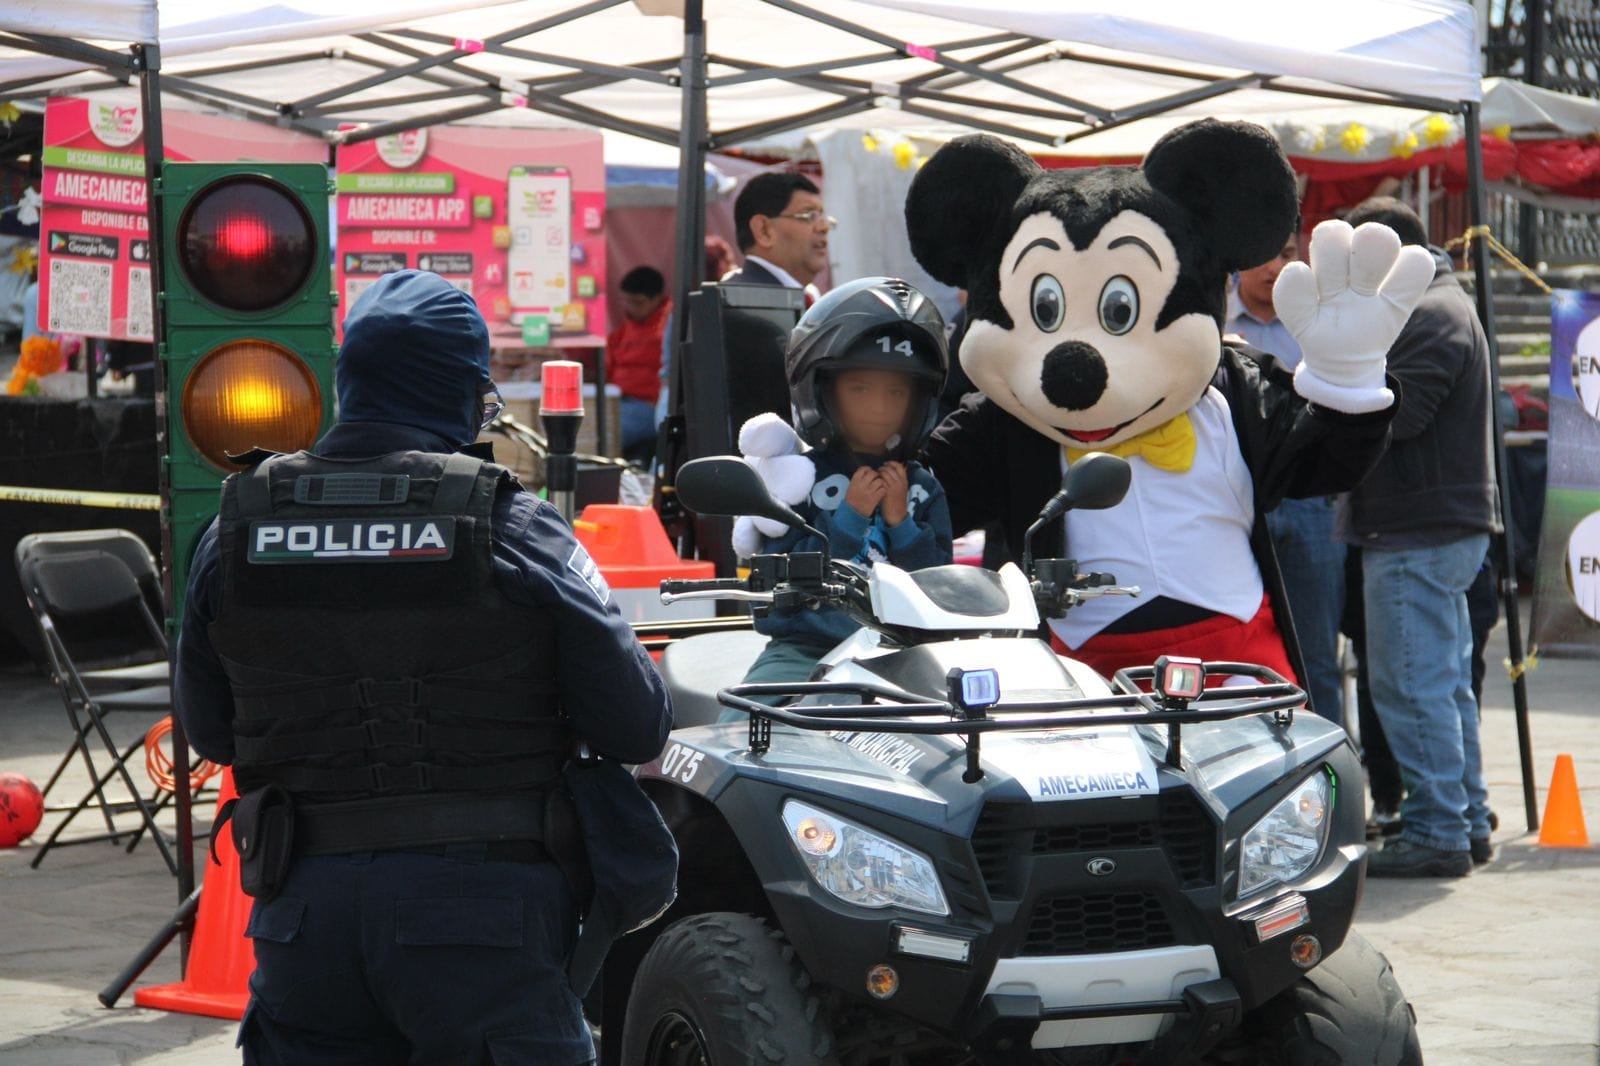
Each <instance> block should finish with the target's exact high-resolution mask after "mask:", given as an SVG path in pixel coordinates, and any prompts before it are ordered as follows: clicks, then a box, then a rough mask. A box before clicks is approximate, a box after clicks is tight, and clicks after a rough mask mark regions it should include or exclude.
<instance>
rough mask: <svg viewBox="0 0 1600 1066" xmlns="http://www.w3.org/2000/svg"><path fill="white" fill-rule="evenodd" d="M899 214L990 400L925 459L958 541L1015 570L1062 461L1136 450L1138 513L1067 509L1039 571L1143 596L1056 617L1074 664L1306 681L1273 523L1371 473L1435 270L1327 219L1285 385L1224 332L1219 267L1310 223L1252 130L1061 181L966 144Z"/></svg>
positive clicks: (1381, 235) (1288, 176) (1292, 318)
mask: <svg viewBox="0 0 1600 1066" xmlns="http://www.w3.org/2000/svg"><path fill="white" fill-rule="evenodd" d="M905 213H906V224H907V227H908V228H909V232H910V237H911V247H912V251H913V253H914V254H915V255H916V257H917V260H918V262H920V263H921V264H922V266H923V267H924V268H925V269H926V270H927V271H928V272H929V273H930V274H931V275H932V276H933V277H935V278H937V279H938V280H940V281H942V282H944V283H946V284H949V285H955V286H959V287H962V288H965V289H966V290H967V315H968V320H969V327H968V329H967V333H966V337H965V339H964V340H963V341H962V344H961V349H960V352H959V358H960V360H961V365H962V367H963V368H964V369H965V370H966V372H967V374H968V375H969V376H970V377H971V379H972V381H973V383H974V385H975V386H976V387H977V389H978V390H980V392H979V393H975V394H973V395H970V396H968V397H967V398H966V400H965V401H964V403H963V404H962V406H961V408H960V409H959V410H957V411H956V412H955V413H954V414H952V415H951V416H950V417H949V418H948V419H946V421H945V422H944V423H943V424H942V425H941V426H940V427H939V428H938V430H936V431H935V433H934V435H933V437H932V439H931V440H930V441H929V443H928V445H927V447H926V450H925V452H924V461H925V462H926V463H927V464H928V465H929V467H930V468H931V469H932V470H933V472H934V474H935V475H936V476H937V477H938V479H939V481H940V482H941V483H942V484H943V486H944V489H945V492H946V493H947V495H948V497H949V502H950V509H951V518H952V520H953V523H952V524H953V526H954V528H955V529H957V530H965V529H972V528H976V527H978V526H982V525H985V524H988V523H990V522H994V521H999V522H1000V523H1001V528H1002V531H1003V534H1004V536H1005V540H1006V544H1007V547H1008V549H1009V550H1010V552H1011V554H1012V556H1013V557H1020V555H1021V550H1022V537H1023V533H1024V531H1025V530H1026V529H1027V527H1028V525H1029V524H1030V523H1031V522H1032V521H1033V519H1034V518H1035V517H1036V516H1037V514H1038V513H1039V510H1040V508H1042V507H1043V505H1044V504H1045V502H1046V501H1047V500H1048V499H1049V498H1050V497H1051V496H1052V495H1053V494H1054V493H1055V492H1056V490H1057V489H1058V488H1059V487H1060V484H1061V477H1062V474H1063V473H1064V471H1065V470H1066V469H1067V467H1068V466H1070V464H1071V463H1073V462H1075V461H1077V459H1078V458H1080V457H1081V456H1083V455H1084V454H1086V453H1088V452H1090V451H1105V452H1112V453H1114V454H1118V455H1122V456H1124V457H1126V458H1127V459H1128V460H1129V463H1130V465H1131V466H1132V470H1133V478H1132V485H1131V487H1130V489H1129V491H1128V495H1127V497H1126V499H1125V500H1124V501H1123V502H1122V503H1121V504H1119V505H1118V506H1116V507H1113V508H1110V509H1109V510H1104V511H1084V512H1068V514H1067V516H1066V518H1065V519H1064V520H1063V521H1062V522H1060V523H1057V524H1056V525H1055V526H1054V527H1053V528H1047V529H1045V530H1043V531H1041V534H1040V535H1039V537H1038V539H1037V541H1036V543H1035V553H1036V554H1039V555H1045V556H1070V557H1071V558H1074V559H1076V560H1078V563H1079V565H1080V568H1081V569H1084V570H1095V571H1108V572H1110V573H1112V574H1115V575H1116V577H1117V579H1118V581H1119V583H1122V584H1131V585H1139V586H1140V587H1141V588H1142V590H1143V595H1142V596H1141V597H1140V598H1139V599H1136V600H1133V599H1129V598H1126V597H1104V598H1101V599H1096V600H1091V601H1089V602H1088V603H1087V604H1084V605H1083V606H1080V607H1077V608H1075V609H1074V610H1072V611H1071V612H1069V614H1068V616H1067V617H1066V618H1064V619H1058V620H1054V621H1052V622H1051V628H1052V633H1053V637H1054V639H1055V641H1056V643H1057V645H1058V647H1059V648H1060V649H1061V650H1063V651H1065V652H1068V653H1070V654H1071V655H1072V656H1073V657H1074V658H1078V659H1081V660H1083V661H1085V662H1087V663H1088V664H1090V665H1091V666H1093V667H1095V668H1096V669H1097V670H1099V671H1100V672H1101V673H1104V674H1108V675H1109V674H1110V673H1111V672H1113V671H1115V670H1117V669H1120V668H1122V667H1124V666H1130V665H1144V664H1148V663H1150V662H1152V661H1153V660H1154V659H1155V657H1156V656H1157V655H1161V654H1172V655H1193V656H1198V657H1200V658H1204V659H1212V660H1229V661H1244V662H1255V663H1260V664H1263V665H1266V666H1269V667H1271V668H1273V669H1275V670H1277V671H1278V672H1279V673H1281V674H1284V675H1285V676H1287V677H1291V678H1292V677H1296V676H1298V674H1299V671H1297V670H1296V669H1295V668H1294V665H1295V660H1296V659H1297V658H1298V656H1297V655H1296V654H1295V653H1294V651H1293V649H1294V648H1295V643H1294V641H1293V639H1292V628H1291V623H1290V620H1289V613H1288V610H1287V604H1286V603H1285V600H1284V593H1283V588H1282V583H1281V581H1280V580H1279V576H1278V569H1277V563H1276V560H1275V558H1274V556H1273V552H1272V546H1271V542H1270V540H1269V539H1268V536H1267V531H1266V523H1265V522H1264V520H1263V517H1262V516H1263V515H1264V514H1265V513H1266V512H1267V511H1269V510H1271V509H1272V508H1273V507H1275V506H1276V505H1277V503H1278V502H1279V501H1280V500H1282V499H1284V498H1285V497H1289V496H1295V497H1301V496H1315V495H1324V494H1329V493H1335V492H1341V491H1345V490H1347V489H1350V488H1352V487H1353V486H1355V485H1356V484H1357V483H1359V482H1360V480H1361V479H1362V477H1363V476H1365V474H1366V473H1367V471H1368V470H1369V469H1370V468H1371V466H1372V465H1373V463H1375V462H1376V461H1377V459H1378V457H1379V455H1380V454H1381V453H1382V451H1383V449H1384V447H1385V446H1386V445H1387V443H1388V438H1389V421H1390V419H1391V417H1392V416H1393V413H1394V410H1395V396H1394V392H1393V390H1394V388H1395V387H1396V383H1395V382H1394V380H1393V379H1392V378H1388V377H1387V376H1386V374H1385V360H1384V355H1385V352H1387V350H1388V348H1389V346H1390V344H1391V343H1392V342H1393V340H1394V338H1395V337H1396V336H1398V335H1399V332H1400V328H1401V327H1402V326H1403V325H1404V324H1405V321H1406V319H1407V317H1408V316H1409V315H1410V313H1411V309H1412V307H1413V306H1414V305H1415V303H1416V301H1417V299H1418V298H1419V297H1420V296H1421V294H1422V291H1423V290H1424V289H1425V288H1426V287H1427V285H1428V283H1429V282H1430V281H1431V280H1432V277H1433V271H1434V266H1433V261H1432V259H1431V257H1430V256H1429V255H1428V253H1427V252H1426V251H1425V250H1424V249H1422V248H1409V247H1408V248H1404V249H1402V248H1401V246H1400V241H1399V239H1398V238H1397V237H1396V236H1395V235H1394V233H1393V231H1391V230H1389V229H1388V228H1386V227H1383V226H1379V225H1372V224H1369V225H1365V226H1362V227H1361V228H1360V229H1357V230H1352V229H1351V228H1350V227H1349V226H1348V225H1346V224H1345V223H1343V222H1337V221H1334V222H1324V223H1322V224H1321V225H1319V226H1318V227H1317V228H1316V230H1315V232H1314V233H1313V236H1312V241H1311V251H1310V260H1311V263H1310V266H1309V267H1308V266H1306V265H1305V264H1299V263H1297V264H1291V265H1290V266H1288V267H1287V268H1285V269H1284V271H1283V273H1282V275H1281V276H1280V277H1279V279H1278V282H1277V287H1276V289H1275V291H1274V294H1273V299H1274V304H1275V306H1276V308H1277V312H1278V315H1279V317H1280V318H1281V319H1282V320H1283V322H1284V324H1285V325H1286V326H1287V327H1288V329H1289V331H1290V332H1291V333H1292V334H1294V336H1295V338H1296V339H1297V340H1298V341H1299V342H1300V347H1301V350H1302V352H1303V362H1302V363H1301V365H1300V366H1299V367H1298V368H1297V370H1296V371H1295V373H1294V375H1293V376H1292V378H1291V376H1290V375H1289V374H1288V373H1287V372H1286V371H1285V370H1284V369H1283V368H1282V367H1281V365H1278V364H1275V363H1274V362H1273V361H1272V360H1271V359H1270V358H1269V357H1268V356H1267V355H1265V354H1264V353H1261V352H1258V351H1256V350H1254V349H1251V348H1249V347H1247V346H1244V345H1242V344H1236V343H1234V342H1231V341H1225V340H1224V339H1223V338H1222V334H1221V329H1222V322H1223V318H1224V307H1225V284H1226V279H1227V276H1228V274H1229V273H1231V272H1233V271H1235V270H1240V269H1245V268H1249V267H1252V266H1254V265H1256V264H1258V263H1261V262H1265V261H1266V260H1267V259H1269V258H1271V257H1272V255H1273V254H1274V253H1275V252H1276V251H1277V250H1278V249H1279V248H1281V247H1282V246H1283V243H1284V240H1285V238H1286V237H1287V236H1288V234H1289V233H1290V232H1291V230H1292V229H1293V227H1294V226H1295V224H1296V220H1297V218H1298V211H1297V207H1296V197H1295V183H1294V174H1293V172H1292V171H1291V170H1290V168H1289V164H1288V161H1287V159H1285V157H1284V155H1283V152H1282V150H1281V149H1280V148H1279V147H1278V144H1277V142H1276V141H1275V140H1274V139H1273V137H1272V135H1271V134H1270V133H1268V132H1267V131H1266V130H1265V129H1262V128H1261V127H1259V126H1255V125H1251V124H1248V123H1223V122H1218V121H1215V120H1209V119H1208V120H1204V121H1201V122H1196V123H1192V124H1190V125H1187V126H1183V127H1180V128H1178V129H1176V130H1173V131H1172V132H1171V133H1169V134H1167V135H1166V136H1165V137H1163V138H1162V139H1161V140H1160V141H1159V142H1157V144H1156V145H1155V147H1154V148H1152V149H1151V151H1150V154H1149V155H1148V156H1147V157H1146V158H1145V160H1144V162H1143V164H1142V165H1140V166H1138V167H1131V166H1112V167H1097V168H1093V169H1067V170H1046V169H1043V168H1041V167H1040V166H1039V165H1038V164H1037V163H1035V162H1034V161H1033V160H1032V159H1030V158H1029V157H1028V156H1027V155H1026V154H1025V153H1023V152H1022V151H1021V150H1020V149H1018V148H1017V147H1015V146H1014V145H1011V144H1009V143H1007V142H1005V141H1001V140H998V139H996V138H994V137H989V136H970V137H961V138H958V139H956V140H954V141H952V142H950V143H949V144H948V145H946V146H944V147H943V148H941V149H940V150H939V151H938V152H936V153H934V155H933V156H932V157H931V158H930V159H929V160H928V162H927V164H926V165H925V166H923V167H922V169H921V170H920V171H919V172H918V174H917V176H916V179H915V180H914V182H913V183H912V186H911V191H910V194H909V196H908V197H907V200H906V209H905ZM757 450H758V451H761V452H766V453H767V456H770V455H771V454H772V453H773V452H775V451H780V450H783V449H781V448H780V447H778V446H777V445H776V444H775V443H774V441H773V440H772V439H771V438H769V439H768V440H767V441H765V442H763V446H761V447H759V448H758V449H757ZM761 458H763V459H765V458H766V457H765V456H763V457H761ZM790 461H791V462H792V460H790ZM757 465H758V468H759V466H760V465H761V464H759V463H758V464H757ZM767 465H775V464H771V463H768V464H767ZM774 487H775V488H776V486H774ZM786 488H788V489H789V491H791V492H792V491H793V488H792V486H786Z"/></svg>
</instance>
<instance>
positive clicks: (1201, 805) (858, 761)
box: [603, 456, 1421, 1066]
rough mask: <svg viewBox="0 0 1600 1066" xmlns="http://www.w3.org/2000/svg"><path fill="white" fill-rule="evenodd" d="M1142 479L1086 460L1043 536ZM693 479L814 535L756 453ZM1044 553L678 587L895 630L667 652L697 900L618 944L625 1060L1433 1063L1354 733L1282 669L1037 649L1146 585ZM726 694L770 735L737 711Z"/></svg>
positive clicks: (666, 1064) (703, 642) (615, 978)
mask: <svg viewBox="0 0 1600 1066" xmlns="http://www.w3.org/2000/svg"><path fill="white" fill-rule="evenodd" d="M1127 482H1128V468H1127V466H1126V464H1125V463H1124V462H1123V461H1122V460H1120V459H1115V458H1113V457H1111V456H1097V457H1094V458H1093V459H1089V460H1084V461H1080V462H1079V463H1076V464H1074V465H1073V467H1072V470H1071V471H1070V473H1069V474H1068V475H1067V478H1066V481H1065V483H1064V485H1063V489H1062V492H1061V493H1060V494H1058V495H1057V496H1056V497H1055V498H1054V499H1053V500H1052V501H1051V503H1050V505H1049V506H1048V507H1047V508H1046V512H1045V513H1044V514H1043V515H1041V516H1040V520H1039V523H1038V524H1036V527H1035V528H1038V525H1042V524H1043V523H1045V522H1048V521H1052V520H1056V519H1059V517H1060V516H1061V514H1062V512H1063V511H1064V510H1065V509H1067V508H1069V507H1073V506H1076V507H1108V506H1111V505H1113V504H1114V503H1116V502H1117V501H1118V500H1119V499H1120V498H1121V496H1122V494H1123V492H1125V491H1126V488H1127ZM677 484H678V492H679V494H680V496H681V497H682V499H683V502H684V504H685V505H686V506H688V507H690V508H691V509H693V510H696V511H700V512H702V513H711V514H760V515H763V516H765V517H769V518H774V519H777V520H779V521H786V522H790V523H796V524H803V523H800V519H799V518H798V516H796V515H795V514H794V513H793V512H792V511H789V510H788V509H787V508H784V507H783V506H782V505H781V504H777V503H775V502H774V501H772V500H771V499H770V498H769V497H768V496H767V494H766V491H765V489H764V487H763V486H762V484H761V482H760V480H759V478H758V477H757V476H756V475H755V473H754V472H753V471H752V470H750V468H749V467H747V466H746V465H745V464H744V463H742V462H740V461H739V460H736V459H704V460H699V461H697V462H694V463H690V464H686V465H685V466H684V467H683V469H682V470H681V471H680V473H679V476H678V482H677ZM1027 571H1028V572H1027V574H1026V576H1025V574H1024V571H1023V570H1020V569H1018V568H1017V567H1015V566H1013V565H1008V566H1006V567H1005V568H1004V569H1002V570H1001V571H999V572H998V573H995V572H992V571H984V570H980V569H977V568H975V567H966V566H945V567H937V568H932V569H926V570H920V571H917V572H915V573H907V572H905V571H902V570H899V569H896V568H895V567H892V566H888V565H885V564H883V563H879V564H878V565H877V566H875V567H873V568H872V569H871V570H870V572H868V571H865V570H863V569H861V568H859V567H856V566H854V565H851V564H847V563H843V562H840V561H839V560H830V559H828V558H827V557H826V556H825V555H824V554H820V553H818V554H810V555H801V554H794V555H791V556H788V557H783V556H765V557H762V556H758V557H756V558H755V559H754V560H752V573H751V576H750V578H749V579H748V581H734V580H731V579H722V580H714V581H675V582H666V583H664V590H665V591H664V593H663V599H667V600H670V599H677V598H684V597H710V596H718V597H729V598H732V599H736V600H745V601H750V602H756V603H759V604H763V605H767V604H770V605H791V606H793V605H800V606H803V605H805V604H811V603H818V604H821V603H826V604H833V605H837V606H840V607H842V608H844V609H845V610H847V611H850V612H851V613H852V614H853V615H854V616H856V617H858V618H859V619H860V620H861V621H862V623H863V629H861V630H860V631H859V632H857V633H856V634H855V635H854V636H852V637H851V638H850V639H848V640H847V641H845V642H844V643H843V644H841V645H840V646H839V647H838V648H836V649H835V650H834V651H832V652H831V653H830V654H829V655H828V656H827V657H826V658H825V659H824V660H823V662H822V664H820V665H819V669H818V672H817V675H816V676H817V678H818V679H817V680H815V681H812V682H807V683H802V684H788V685H781V684H766V685H755V684H748V685H747V684H739V683H737V682H738V680H739V678H740V677H741V676H742V673H743V670H744V669H745V667H746V665H747V664H748V662H749V661H750V660H751V658H753V656H754V649H753V648H752V647H751V643H752V642H751V640H750V638H751V637H752V636H754V634H749V633H720V634H714V635H705V636H698V637H691V638H688V639H686V640H682V641H679V642H677V643H675V644H672V645H670V646H669V647H668V648H667V650H666V653H665V656H664V661H663V672H664V674H665V675H666V677H667V679H668V683H669V685H670V686H671V687H672V689H673V697H674V700H675V703H676V707H677V713H678V722H679V725H680V728H679V729H677V731H676V732H674V733H673V735H672V738H671V740H670V741H669V742H668V744H667V747H666V749H665V751H664V752H663V754H662V756H661V757H660V759H659V760H657V761H655V762H653V763H650V764H648V765H647V766H645V767H643V768H642V769H641V771H640V778H641V781H642V784H643V786H644V788H645V789H646V790H647V791H648V792H649V793H650V795H651V796H652V797H653V798H654V800H655V802H656V803H657V805H658V806H659V808H660V809H661V811H662V813H663V815H664V816H665V819H666V821H667V824H668V825H669V826H670V827H671V828H672V829H673V831H674V833H675V835H676V837H677V841H678V846H679V849H680V852H681V866H680V874H679V896H678V900H677V902H676V904H675V905H674V906H673V907H672V909H671V910H669V911H668V912H667V914H666V915H665V916H664V917H663V918H662V919H661V920H660V921H658V922H657V923H656V924H654V925H653V926H651V927H650V928H648V929H646V930H644V931H643V932H640V933H637V934H635V935H634V936H633V937H631V938H629V939H628V940H625V941H623V942H622V943H621V944H619V945H618V946H617V948H616V949H614V951H613V955H612V958H611V959H610V960H609V961H608V963H607V973H606V975H605V989H604V998H605V1008H604V1019H605V1020H604V1024H603V1031H604V1040H603V1047H604V1052H605V1054H604V1061H605V1062H606V1063H622V1064H625V1066H743V1064H749V1063H761V1064H765V1063H784V1064H791V1066H821V1064H828V1066H914V1064H915V1066H955V1064H965V1063H973V1064H983V1066H991V1064H1011V1063H1063V1064H1064V1063H1072V1064H1078V1063H1083V1064H1121V1063H1141V1064H1144V1063H1149V1064H1179V1063H1182V1064H1189V1063H1215V1064H1231V1063H1239V1064H1246V1063H1248V1064H1256V1063H1265V1064H1279V1063H1282V1064H1301V1063H1306V1064H1311V1063H1315V1064H1324V1063H1340V1064H1348V1066H1401V1064H1412V1063H1420V1062H1421V1053H1420V1051H1419V1048H1418V1044H1417V1037H1416V1031H1415V1028H1414V1020H1413V1016H1412V1012H1411V1008H1410V1006H1409V1005H1408V1004H1407V1002H1406V1000H1405V998H1404V996H1403V995H1402V994H1401V991H1400V989H1399V987H1398V986H1397V985H1396V983H1395V979H1394V975H1393V973H1392V972H1391V971H1390V968H1389V965H1388V963H1387V962H1386V961H1385V959H1384V958H1383V956H1382V955H1380V954H1378V953H1377V952H1376V951H1375V950H1374V949H1373V948H1372V947H1371V946H1370V945H1369V944H1368V943H1367V942H1366V941H1365V940H1363V939H1362V938H1361V937H1360V936H1359V935H1357V934H1356V933H1354V932H1352V931H1351V929H1350V923H1351V919H1352V916H1353V914H1354V912H1355V909H1356V903H1357V901H1358V899H1359V897H1360V894H1361V887H1362V877H1363V870H1364V862H1365V854H1366V850H1365V844H1364V815H1363V802H1362V792H1363V785H1362V781H1363V778H1362V771H1361V767H1360V764H1359V763H1358V761H1357V759H1356V754H1355V752H1354V751H1353V750H1352V748H1351V746H1350V744H1349V742H1348V740H1347V738H1346V737H1345V734H1344V733H1343V732H1342V731H1341V730H1339V729H1337V728H1336V727H1334V726H1332V725H1331V724H1328V723H1325V722H1324V721H1323V720H1322V719H1321V718H1318V717H1315V716H1312V715H1306V714H1301V715H1296V714H1295V712H1294V708H1296V707H1298V706H1300V705H1301V704H1302V702H1303V699H1304V694H1303V693H1302V692H1301V691H1300V690H1299V689H1298V688H1296V687H1294V686H1293V685H1290V684H1288V683H1286V682H1285V681H1284V679H1283V678H1281V677H1279V676H1278V675H1276V674H1274V673H1273V672H1271V671H1270V670H1267V669H1265V668H1263V667H1258V666H1251V665H1247V664H1241V663H1204V664H1201V663H1199V662H1198V661H1197V660H1168V659H1163V660H1162V661H1160V662H1159V663H1158V664H1157V665H1156V666H1155V667H1153V668H1151V667H1146V668H1141V669H1135V670H1125V671H1122V672H1120V673H1118V674H1117V676H1116V677H1115V678H1114V679H1113V680H1112V681H1111V682H1109V683H1108V682H1107V681H1106V680H1105V679H1103V678H1101V677H1100V676H1099V675H1097V674H1096V673H1094V672H1093V671H1092V670H1090V669H1089V668H1088V667H1086V666H1084V665H1083V664H1081V663H1077V662H1074V661H1072V660H1070V659H1066V658H1063V657H1058V656H1057V655H1056V654H1055V652H1054V651H1052V649H1051V647H1050V645H1049V644H1048V643H1046V642H1045V641H1043V640H1041V639H1038V636H1037V633H1038V628H1039V610H1040V609H1041V608H1042V609H1043V610H1044V612H1046V613H1047V614H1048V613H1051V612H1059V611H1062V610H1065V609H1067V608H1070V607H1071V606H1072V605H1073V604H1075V603H1078V602H1082V601H1083V600H1084V599H1086V598H1088V597H1092V596H1098V595H1109V594H1117V593H1123V592H1130V591H1133V590H1124V589H1119V588H1117V587H1115V586H1114V584H1113V583H1112V580H1113V579H1112V578H1111V577H1110V576H1109V575H1102V574H1079V573H1077V572H1076V567H1075V566H1074V565H1073V564H1072V563H1071V562H1070V561H1069V560H1060V559H1042V560H1038V561H1036V562H1034V561H1031V560H1030V561H1029V562H1028V566H1027ZM756 644H757V646H759V641H757V642H756ZM1208 675H1231V676H1234V677H1237V678H1240V679H1245V680H1247V681H1248V682H1249V684H1246V685H1245V686H1243V687H1228V688H1210V689H1207V688H1205V687H1204V682H1205V678H1206V676H1208ZM719 686H725V687H721V689H720V691H718V688H719ZM1147 689H1150V690H1153V691H1147ZM779 696H782V697H790V698H793V699H794V700H795V702H791V703H788V704H787V705H783V706H772V705H770V704H771V703H773V702H774V697H779ZM719 704H720V706H719ZM721 706H726V707H731V708H735V709H737V710H739V711H742V712H744V713H745V714H747V715H748V721H744V720H740V721H739V722H737V723H732V724H713V723H715V722H716V719H717V716H718V713H719V711H720V710H721Z"/></svg>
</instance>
